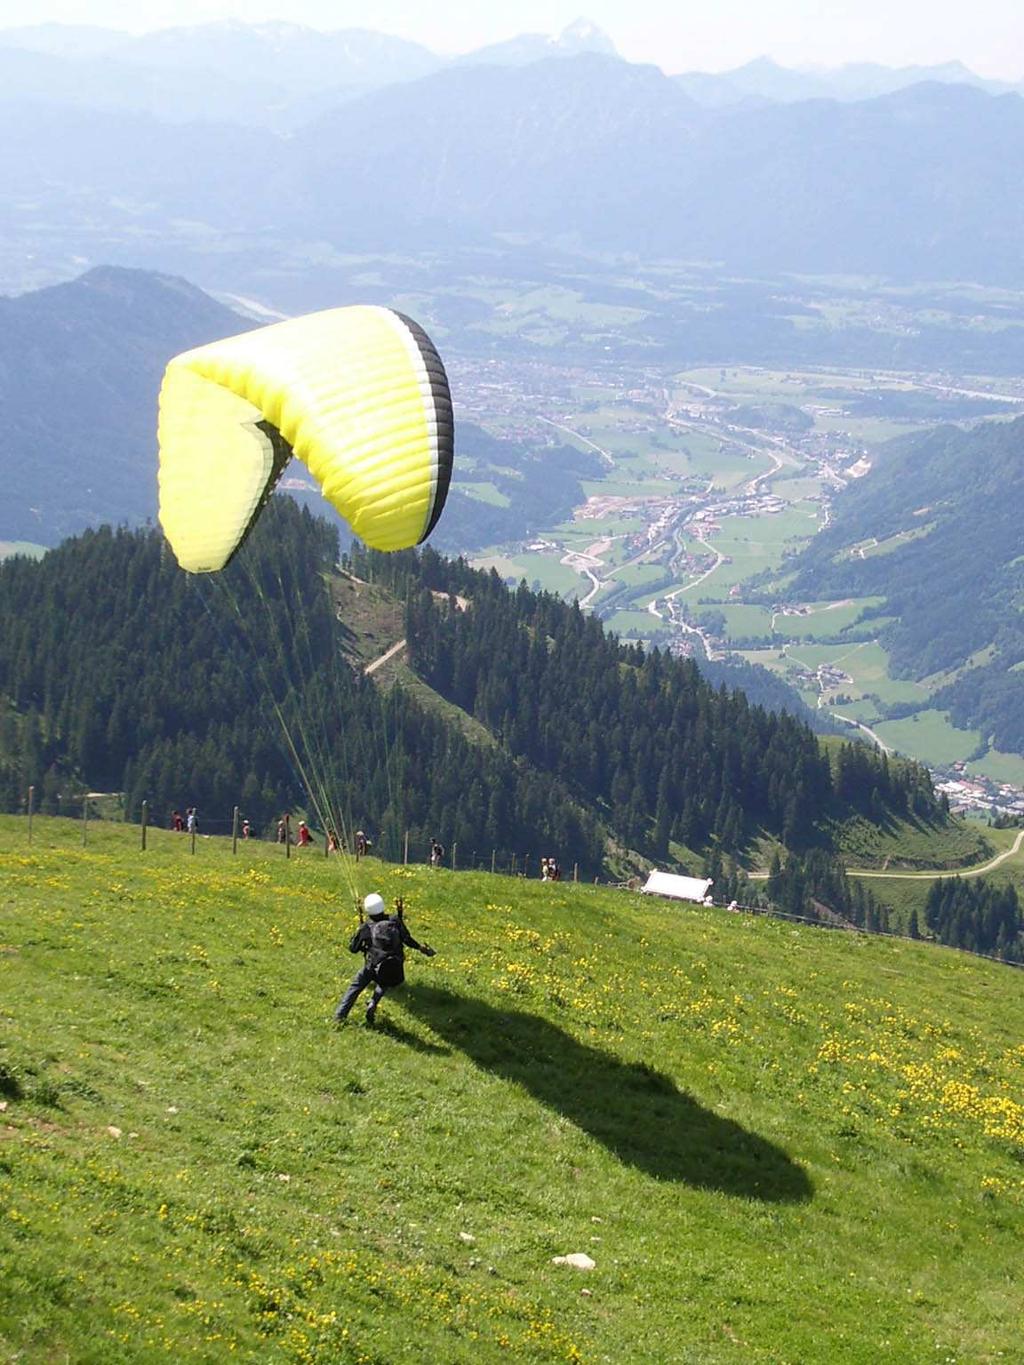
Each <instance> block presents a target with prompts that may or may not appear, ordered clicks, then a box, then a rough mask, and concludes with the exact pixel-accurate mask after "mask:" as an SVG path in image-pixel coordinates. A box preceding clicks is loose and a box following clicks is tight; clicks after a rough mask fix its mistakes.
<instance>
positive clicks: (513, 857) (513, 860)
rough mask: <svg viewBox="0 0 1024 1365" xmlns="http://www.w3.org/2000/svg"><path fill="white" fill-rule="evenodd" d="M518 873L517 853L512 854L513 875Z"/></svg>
mask: <svg viewBox="0 0 1024 1365" xmlns="http://www.w3.org/2000/svg"><path fill="white" fill-rule="evenodd" d="M515 875H516V855H515V854H514V853H513V854H512V876H513V877H514V876H515Z"/></svg>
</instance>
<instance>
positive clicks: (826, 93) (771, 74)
mask: <svg viewBox="0 0 1024 1365" xmlns="http://www.w3.org/2000/svg"><path fill="white" fill-rule="evenodd" d="M675 80H676V82H677V83H678V84H679V85H681V86H682V88H683V89H684V90H685V91H686V93H687V94H688V95H690V96H691V98H693V99H695V100H696V101H697V102H698V103H699V104H703V105H706V106H707V107H708V108H713V109H723V108H727V107H728V106H730V105H741V104H746V105H763V104H794V103H796V102H798V101H800V100H817V99H831V100H843V101H849V100H868V99H876V98H877V97H878V96H879V95H892V94H894V93H895V92H896V91H897V90H906V89H907V88H908V87H909V86H912V85H922V84H924V83H930V84H941V85H970V86H973V87H975V88H976V89H978V90H985V91H987V92H988V93H989V94H990V95H1006V94H1010V93H1011V92H1013V91H1016V92H1017V93H1018V94H1021V93H1024V82H1018V83H1016V84H1014V83H1012V82H1009V81H993V80H986V79H985V77H983V76H979V75H977V74H976V73H975V72H973V71H971V70H970V68H969V67H966V66H964V64H963V62H943V63H942V64H941V65H939V66H901V67H891V66H880V65H878V64H877V63H875V62H854V63H851V64H850V65H848V66H840V67H835V68H834V69H832V70H827V71H793V70H791V69H789V68H788V67H784V66H779V65H778V63H777V62H773V61H772V60H771V58H770V57H758V58H756V59H755V60H754V61H752V62H747V63H746V65H744V66H739V67H736V69H735V70H733V71H723V72H721V73H720V74H715V75H712V74H709V73H708V72H705V71H689V72H684V73H683V74H682V75H679V76H676V77H675Z"/></svg>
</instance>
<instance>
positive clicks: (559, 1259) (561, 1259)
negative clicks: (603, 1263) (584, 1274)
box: [551, 1251, 597, 1270]
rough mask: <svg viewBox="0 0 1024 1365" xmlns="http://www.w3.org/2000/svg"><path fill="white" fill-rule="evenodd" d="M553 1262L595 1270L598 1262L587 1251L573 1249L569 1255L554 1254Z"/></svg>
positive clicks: (579, 1268)
mask: <svg viewBox="0 0 1024 1365" xmlns="http://www.w3.org/2000/svg"><path fill="white" fill-rule="evenodd" d="M551 1264H552V1265H571V1266H572V1267H573V1269H574V1270H593V1269H594V1267H595V1266H596V1265H597V1262H596V1261H595V1260H592V1259H591V1257H589V1256H588V1255H587V1253H586V1252H585V1251H573V1252H571V1253H570V1255H568V1256H552V1258H551Z"/></svg>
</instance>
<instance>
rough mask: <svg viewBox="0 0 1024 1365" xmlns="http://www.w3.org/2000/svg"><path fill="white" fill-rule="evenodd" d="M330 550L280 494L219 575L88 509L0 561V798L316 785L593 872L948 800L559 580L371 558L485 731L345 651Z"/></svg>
mask: <svg viewBox="0 0 1024 1365" xmlns="http://www.w3.org/2000/svg"><path fill="white" fill-rule="evenodd" d="M336 559H337V540H336V535H335V532H334V531H333V529H332V528H330V527H328V526H327V525H326V524H325V523H323V522H317V521H316V520H314V519H313V518H312V517H311V516H310V515H309V514H308V513H305V512H299V511H298V509H297V508H296V507H295V506H294V504H292V503H290V502H289V501H288V500H287V499H277V500H275V501H274V502H273V503H272V504H271V507H270V509H269V510H268V512H267V513H266V514H265V515H264V517H263V518H262V519H261V522H260V524H259V526H258V528H257V531H256V533H254V535H253V537H252V538H251V540H250V543H249V545H248V546H247V547H246V549H245V551H244V552H243V554H242V555H241V556H240V557H239V560H238V561H236V563H235V564H234V565H232V566H231V567H230V568H229V569H228V570H227V571H226V572H225V573H224V574H222V575H219V576H217V575H215V576H211V577H209V578H199V579H196V578H190V577H188V576H186V575H184V574H182V573H181V572H180V571H179V570H178V569H177V567H176V566H175V565H174V563H173V560H172V558H171V557H170V555H169V554H168V553H167V552H166V550H165V549H164V547H163V544H162V542H161V540H160V538H159V537H158V536H157V535H156V534H155V533H153V532H137V533H130V532H127V531H120V532H117V533H112V532H110V531H99V532H91V533H88V534H87V535H85V536H83V537H81V538H79V539H77V540H73V541H69V542H67V543H66V544H65V545H63V546H62V547H61V548H60V549H58V550H56V551H54V552H51V553H50V554H49V555H48V556H47V557H46V558H45V559H44V560H43V561H42V562H41V563H38V564H37V563H33V562H30V561H27V560H23V559H22V560H18V559H16V560H12V561H8V562H7V563H5V564H3V565H0V619H3V620H4V623H5V629H4V632H3V634H2V636H0V695H3V696H6V697H7V698H8V699H9V701H10V703H11V704H12V705H13V710H12V711H10V712H9V713H8V714H7V715H6V716H5V718H4V720H3V726H4V731H3V734H2V735H0V746H2V751H3V752H5V753H6V754H7V756H8V757H7V763H6V767H5V770H4V777H3V783H4V786H3V803H4V804H5V805H6V806H8V807H11V806H13V805H15V804H16V803H17V801H18V800H19V799H20V794H21V793H22V792H23V790H24V787H25V785H26V784H27V782H29V781H35V782H37V783H39V784H40V787H41V789H42V794H43V797H44V802H45V801H47V800H49V801H50V803H51V805H52V803H53V801H54V799H55V793H56V791H57V790H58V789H59V788H60V786H61V785H62V783H65V784H66V783H67V782H68V781H69V780H73V779H77V780H79V781H84V782H86V783H88V784H89V785H90V786H93V787H99V788H103V789H108V790H119V791H120V790H123V791H124V792H125V793H126V806H127V809H128V811H129V812H135V811H137V810H138V808H139V804H140V802H141V801H142V799H143V798H147V799H148V800H149V801H150V803H151V809H152V810H153V811H154V812H162V811H166V810H169V809H170V808H171V807H172V806H181V805H183V804H186V803H187V804H193V803H195V804H198V805H199V806H200V807H205V808H206V809H207V810H208V811H213V810H217V811H220V812H223V813H229V812H230V810H231V807H232V806H233V805H234V804H235V803H236V802H238V803H239V804H241V805H242V806H243V810H244V813H245V814H247V815H248V816H249V817H250V818H251V819H253V820H254V821H256V822H265V821H269V820H271V819H272V818H274V817H275V816H276V814H278V813H279V810H280V808H281V807H282V805H286V804H296V803H304V797H303V789H304V788H309V787H310V786H312V788H313V795H314V796H316V788H317V785H318V782H319V783H320V785H322V786H323V787H324V788H327V789H329V790H330V791H332V792H333V793H334V794H335V805H336V809H337V810H338V811H340V813H341V814H342V815H343V816H344V817H345V818H346V819H348V818H353V819H355V820H356V821H358V822H359V823H362V824H365V825H367V826H368V827H372V828H373V829H375V830H379V831H381V832H382V836H383V837H384V838H385V840H386V841H388V847H389V849H390V851H391V853H392V855H396V854H397V852H398V846H399V839H400V834H401V832H402V831H404V830H406V829H410V830H412V831H413V832H414V834H415V836H416V837H418V838H423V837H429V836H430V835H431V834H434V833H435V832H441V831H443V833H444V835H446V836H447V841H449V842H450V841H455V840H457V841H458V843H459V844H460V846H461V847H462V848H463V849H464V850H465V851H470V850H474V849H475V850H481V849H482V850H489V849H492V848H493V849H497V850H500V851H502V852H504V853H506V854H511V853H516V854H517V855H520V856H521V855H524V854H528V853H531V854H534V855H536V854H537V853H538V851H539V850H540V849H541V848H543V847H548V848H554V849H558V850H559V853H560V856H561V857H562V858H563V860H564V861H566V862H569V861H578V862H579V863H580V865H581V867H582V868H583V869H584V870H585V871H586V870H591V871H597V870H599V869H600V867H601V864H602V862H603V860H604V857H605V855H606V853H607V851H608V848H609V847H618V848H619V849H620V850H628V849H632V850H635V851H636V852H638V853H640V854H644V855H647V856H649V857H656V858H659V859H661V860H665V861H671V860H672V859H673V858H678V857H682V858H684V859H689V858H691V857H692V856H693V855H694V854H695V853H699V852H700V851H702V850H704V851H705V852H707V853H708V854H712V853H714V854H716V855H719V856H720V855H721V854H723V853H725V854H739V853H741V852H742V850H743V849H744V848H745V847H746V846H747V844H748V841H749V840H750V839H751V838H753V837H755V836H759V835H761V834H768V835H770V836H772V837H773V838H775V839H777V840H779V841H781V842H782V843H784V844H786V845H788V846H790V847H793V848H806V847H809V846H819V847H829V846H830V842H831V838H832V832H833V830H834V828H835V825H836V822H838V821H842V820H843V819H845V818H847V817H850V816H853V815H855V814H857V813H860V814H861V815H862V816H866V817H868V818H872V819H879V820H885V819H889V818H898V817H900V816H906V815H911V816H915V817H918V818H920V819H923V820H925V821H931V822H934V823H936V824H937V825H938V826H941V824H942V822H943V821H944V820H945V816H944V814H943V812H942V811H941V809H940V807H939V806H938V805H937V803H936V802H935V799H934V797H933V795H932V792H931V784H930V781H929V778H928V775H927V773H926V772H925V771H924V770H923V769H921V768H919V767H917V766H915V765H912V764H892V765H890V764H889V763H888V762H887V761H886V760H885V759H884V758H880V757H878V756H876V755H875V754H874V753H873V752H871V751H870V750H868V749H866V748H865V747H864V746H860V745H840V746H835V747H834V749H833V750H831V751H830V753H826V752H825V751H823V750H822V749H821V748H820V747H819V743H818V741H817V739H816V738H815V736H814V735H813V734H812V733H811V731H810V730H809V729H807V727H806V726H804V725H803V724H802V723H800V722H799V721H797V720H794V719H793V718H792V717H790V716H788V715H785V714H783V715H772V714H769V713H766V712H765V711H763V710H761V709H760V708H759V707H752V706H750V704H749V703H748V702H747V700H746V698H745V697H744V696H743V695H742V694H741V693H729V692H727V691H726V690H725V689H724V688H722V689H720V690H718V691H716V690H714V689H713V688H712V687H711V686H710V685H709V684H708V683H707V682H705V681H704V680H703V679H702V678H701V677H700V675H699V673H698V671H697V669H696V668H695V666H694V665H693V664H691V663H689V662H686V661H677V660H672V659H669V658H668V657H666V656H662V655H659V654H657V653H655V654H652V655H645V654H644V653H643V652H642V651H641V650H639V649H638V648H627V647H625V646H622V645H620V644H619V643H618V642H617V640H615V638H614V637H609V636H606V635H605V634H604V632H603V630H602V627H601V625H600V623H599V622H597V621H595V620H593V619H591V618H588V617H585V616H584V615H583V614H582V613H581V612H580V611H579V609H578V608H577V607H568V606H566V605H565V604H564V603H562V602H561V601H560V600H559V599H557V598H555V597H552V596H549V595H544V594H540V595H538V594H534V593H531V592H528V591H527V590H526V589H525V587H523V588H520V589H519V591H517V592H516V593H513V594H510V593H509V592H508V591H507V589H506V588H505V587H504V585H503V584H502V583H501V581H500V579H499V578H498V577H497V575H495V574H491V575H486V574H481V573H478V572H475V571H473V570H471V569H469V568H468V567H467V566H466V565H465V564H464V563H462V562H461V561H457V562H451V561H447V560H444V559H442V558H441V557H440V556H438V555H437V554H436V553H434V552H432V551H429V550H428V551H426V552H425V553H424V554H422V555H421V556H417V555H414V554H405V555H391V556H376V555H374V556H370V557H369V558H364V557H363V556H361V555H357V556H356V558H355V559H354V560H353V561H352V563H353V566H354V567H355V569H356V571H357V572H358V573H359V576H360V577H363V578H365V577H369V576H371V575H372V576H373V578H374V579H375V581H376V582H377V583H380V584H384V585H386V586H389V587H390V588H391V590H392V592H393V593H394V595H395V597H396V599H397V600H398V602H402V601H404V602H406V603H407V607H406V615H407V623H406V636H407V639H408V649H409V654H410V659H411V663H412V667H413V668H414V670H415V672H416V674H417V675H418V678H419V679H420V680H422V683H425V684H427V685H428V686H429V687H431V688H433V689H434V690H435V691H436V693H438V694H439V695H440V696H441V697H443V698H445V699H446V700H447V701H448V703H449V704H451V705H453V706H454V707H456V708H459V712H460V714H462V713H465V714H466V715H468V716H470V717H472V718H473V720H474V721H475V722H476V723H477V724H482V725H483V726H485V727H486V728H487V730H488V731H489V732H490V734H491V735H492V736H493V740H494V741H496V742H491V743H488V744H474V743H472V742H471V741H470V740H469V739H467V738H466V737H465V735H464V734H463V733H462V731H461V730H460V729H459V728H458V727H453V726H451V725H450V724H449V723H448V722H447V721H446V718H445V716H444V715H443V714H441V713H439V712H438V711H436V710H434V709H430V708H424V706H423V705H421V704H420V702H418V701H417V700H416V698H415V696H414V693H413V691H412V690H410V689H402V688H398V689H392V690H390V691H384V692H382V691H379V690H378V689H377V688H376V687H375V686H374V685H373V683H372V682H371V681H370V680H368V679H366V678H364V677H363V676H362V674H361V671H353V670H352V669H351V668H350V667H348V666H347V665H346V664H345V663H344V661H343V650H344V647H345V640H346V634H347V632H348V627H347V626H346V624H345V623H344V621H340V622H339V621H338V620H336V619H335V613H334V611H333V610H332V605H331V598H330V595H329V593H328V591H327V588H326V585H325V576H326V575H329V574H330V572H331V570H332V568H333V566H334V564H335V562H336ZM454 595H458V597H461V598H462V601H463V603H464V604H465V609H460V604H459V603H458V602H457V601H456V597H455V596H454ZM453 603H454V605H453ZM274 702H277V703H279V704H280V705H281V708H282V712H283V715H284V719H285V722H286V724H287V725H288V727H289V733H290V735H291V736H292V737H293V739H294V740H295V742H296V743H297V744H298V747H299V750H300V754H301V755H302V757H303V761H304V763H305V766H306V769H308V770H311V772H312V777H313V779H315V780H313V781H312V783H311V782H310V780H309V778H310V771H307V772H305V773H304V774H301V773H298V772H296V771H295V767H294V766H293V764H292V763H291V762H290V761H289V759H288V757H287V754H286V752H285V746H284V743H283V737H282V734H281V730H280V726H279V723H278V720H277V719H276V718H275V715H274V713H273V705H272V704H273V703H274ZM44 774H48V776H45V777H44ZM609 841H610V843H609Z"/></svg>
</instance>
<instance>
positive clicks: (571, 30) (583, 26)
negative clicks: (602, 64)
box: [556, 16, 619, 57]
mask: <svg viewBox="0 0 1024 1365" xmlns="http://www.w3.org/2000/svg"><path fill="white" fill-rule="evenodd" d="M556 43H557V46H558V47H560V48H562V49H563V50H565V51H566V52H600V53H603V54H604V55H605V56H606V57H617V56H618V55H619V54H618V50H617V49H616V47H615V44H614V43H613V42H612V40H611V39H610V38H609V37H608V35H607V33H605V31H604V29H602V28H599V27H598V25H597V24H595V23H594V22H593V20H591V19H585V18H583V17H582V16H581V17H580V18H579V19H574V20H573V21H572V23H571V24H567V25H566V26H565V28H563V29H562V31H561V33H560V34H559V35H558V38H557V40H556Z"/></svg>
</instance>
